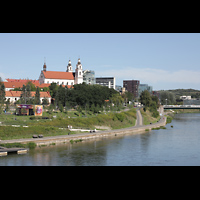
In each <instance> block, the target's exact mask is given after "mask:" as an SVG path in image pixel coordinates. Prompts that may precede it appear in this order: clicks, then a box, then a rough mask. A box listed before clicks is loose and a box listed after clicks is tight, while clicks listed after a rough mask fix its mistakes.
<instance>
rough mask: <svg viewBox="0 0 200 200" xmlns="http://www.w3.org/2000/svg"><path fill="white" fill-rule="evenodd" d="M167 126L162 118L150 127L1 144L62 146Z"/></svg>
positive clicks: (11, 141)
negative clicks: (72, 142)
mask: <svg viewBox="0 0 200 200" xmlns="http://www.w3.org/2000/svg"><path fill="white" fill-rule="evenodd" d="M165 125H166V117H162V118H161V119H160V121H159V122H157V123H154V124H150V125H142V126H134V127H129V128H123V129H116V130H107V131H99V132H94V133H80V134H72V135H60V136H51V137H44V138H35V139H34V138H30V139H16V140H2V141H1V142H0V143H15V142H18V143H28V142H35V143H36V144H37V146H41V145H50V144H52V143H55V144H61V143H68V142H70V140H90V139H95V138H102V137H109V136H118V135H125V134H140V133H144V132H145V130H147V129H149V131H150V130H151V129H152V128H157V127H160V126H165Z"/></svg>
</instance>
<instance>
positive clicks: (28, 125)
mask: <svg viewBox="0 0 200 200" xmlns="http://www.w3.org/2000/svg"><path fill="white" fill-rule="evenodd" d="M60 114H61V113H57V114H55V115H53V116H44V119H37V118H34V119H32V117H29V116H14V115H5V114H2V115H0V140H2V141H3V140H13V139H27V138H32V136H33V135H43V136H44V137H45V138H46V137H49V136H59V135H68V134H70V135H71V134H78V133H81V131H75V132H74V131H70V130H71V129H68V126H70V127H71V126H72V127H73V129H76V130H78V129H88V130H94V129H101V130H102V129H104V128H105V127H106V129H110V130H113V129H121V128H127V127H132V126H134V125H135V122H136V109H135V108H132V109H130V110H128V111H127V110H126V111H121V112H108V113H101V114H98V115H94V116H91V117H89V116H88V117H77V118H69V116H68V115H64V114H63V113H62V114H63V116H60Z"/></svg>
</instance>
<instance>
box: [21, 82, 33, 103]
mask: <svg viewBox="0 0 200 200" xmlns="http://www.w3.org/2000/svg"><path fill="white" fill-rule="evenodd" d="M30 98H31V87H30V85H27V86H25V85H23V87H22V93H21V97H20V102H21V103H25V104H28V103H30Z"/></svg>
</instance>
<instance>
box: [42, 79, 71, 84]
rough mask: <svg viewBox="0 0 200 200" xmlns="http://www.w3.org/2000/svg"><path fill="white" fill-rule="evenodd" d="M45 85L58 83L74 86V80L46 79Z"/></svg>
mask: <svg viewBox="0 0 200 200" xmlns="http://www.w3.org/2000/svg"><path fill="white" fill-rule="evenodd" d="M44 83H49V84H51V83H58V85H61V84H62V85H74V80H67V79H44Z"/></svg>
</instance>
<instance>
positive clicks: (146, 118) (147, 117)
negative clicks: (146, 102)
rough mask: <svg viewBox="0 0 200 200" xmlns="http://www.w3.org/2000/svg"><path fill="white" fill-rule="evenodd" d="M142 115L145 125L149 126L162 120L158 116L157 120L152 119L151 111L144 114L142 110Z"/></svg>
mask: <svg viewBox="0 0 200 200" xmlns="http://www.w3.org/2000/svg"><path fill="white" fill-rule="evenodd" d="M141 114H142V117H143V123H144V125H148V124H150V123H152V124H153V123H156V122H157V121H159V119H160V116H158V117H157V118H154V117H152V113H151V112H150V111H149V110H146V112H144V110H143V109H141Z"/></svg>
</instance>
